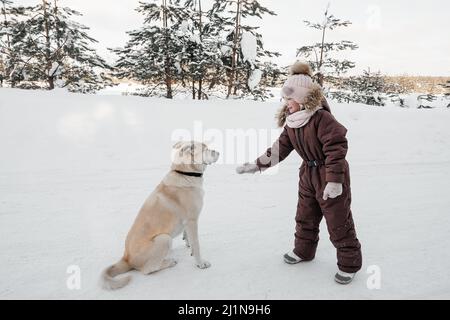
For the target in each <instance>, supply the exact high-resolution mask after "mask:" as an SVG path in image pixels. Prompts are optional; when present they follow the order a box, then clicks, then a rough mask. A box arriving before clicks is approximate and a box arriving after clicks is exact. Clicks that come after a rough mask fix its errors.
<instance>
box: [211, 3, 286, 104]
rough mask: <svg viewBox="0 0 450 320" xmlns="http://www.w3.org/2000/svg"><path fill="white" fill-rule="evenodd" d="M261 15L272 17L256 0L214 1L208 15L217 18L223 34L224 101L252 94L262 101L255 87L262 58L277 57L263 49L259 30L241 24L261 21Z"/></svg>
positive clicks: (259, 89)
mask: <svg viewBox="0 0 450 320" xmlns="http://www.w3.org/2000/svg"><path fill="white" fill-rule="evenodd" d="M264 14H269V15H276V14H275V13H274V12H273V11H271V10H269V9H267V8H265V7H263V6H262V5H261V4H260V3H259V2H258V1H256V0H215V1H214V4H213V7H212V9H211V15H214V16H215V17H217V18H218V19H220V20H219V21H220V23H221V25H222V29H223V31H224V33H225V35H226V38H225V40H224V41H223V42H222V43H221V51H222V62H223V65H224V68H225V70H226V75H227V84H226V85H227V98H228V97H230V96H231V95H234V96H236V95H237V94H238V92H239V91H240V93H241V96H245V95H248V94H252V95H254V96H255V98H258V97H259V98H262V99H264V98H265V96H266V92H265V90H263V89H261V88H258V83H259V80H260V78H261V76H262V73H263V71H262V69H263V66H264V64H263V62H261V58H263V57H269V58H271V57H274V56H279V55H280V54H279V53H277V52H271V51H268V50H265V49H264V44H263V41H262V35H261V34H260V33H258V32H257V30H258V29H259V27H253V26H249V25H245V24H244V23H243V20H244V19H245V18H247V17H257V18H259V19H262V16H263V15H264Z"/></svg>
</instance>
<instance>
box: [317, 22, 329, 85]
mask: <svg viewBox="0 0 450 320" xmlns="http://www.w3.org/2000/svg"><path fill="white" fill-rule="evenodd" d="M326 29H327V24H326V22H325V24H324V26H323V31H322V45H321V47H320V60H319V72H318V74H317V81H318V82H319V85H320V86H321V87H323V82H324V75H323V73H322V65H323V47H324V44H325V31H326Z"/></svg>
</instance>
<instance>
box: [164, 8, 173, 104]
mask: <svg viewBox="0 0 450 320" xmlns="http://www.w3.org/2000/svg"><path fill="white" fill-rule="evenodd" d="M162 3H163V28H164V43H165V46H166V52H165V61H164V72H165V83H166V88H167V94H166V97H167V98H168V99H172V98H173V93H172V77H171V74H170V57H169V39H168V35H167V27H168V22H167V11H166V10H167V0H162Z"/></svg>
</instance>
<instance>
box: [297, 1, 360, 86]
mask: <svg viewBox="0 0 450 320" xmlns="http://www.w3.org/2000/svg"><path fill="white" fill-rule="evenodd" d="M304 23H305V24H306V25H307V26H308V27H310V28H313V29H317V30H319V31H320V36H321V41H320V42H317V43H315V44H313V45H305V46H302V47H300V48H299V49H297V57H302V58H304V59H306V60H307V61H308V62H309V63H310V64H311V66H312V68H313V71H314V72H315V74H314V77H315V78H316V81H317V82H318V83H319V84H320V85H321V86H323V85H324V82H326V81H332V82H336V83H335V85H336V84H337V85H338V86H339V80H340V78H341V77H342V75H344V74H345V73H346V72H347V71H348V70H349V69H352V68H354V67H355V63H354V62H352V61H349V60H347V59H337V58H334V57H332V53H337V52H341V51H344V50H356V49H358V45H356V44H355V43H353V42H351V41H347V40H342V41H339V42H327V41H326V36H327V32H328V31H332V30H334V29H336V28H339V27H348V26H349V25H351V24H352V23H351V22H350V21H347V20H345V21H343V20H341V19H339V18H336V17H335V16H334V15H332V14H330V13H329V5H328V7H327V9H326V10H325V13H324V20H323V22H319V23H312V22H310V21H307V20H305V21H304Z"/></svg>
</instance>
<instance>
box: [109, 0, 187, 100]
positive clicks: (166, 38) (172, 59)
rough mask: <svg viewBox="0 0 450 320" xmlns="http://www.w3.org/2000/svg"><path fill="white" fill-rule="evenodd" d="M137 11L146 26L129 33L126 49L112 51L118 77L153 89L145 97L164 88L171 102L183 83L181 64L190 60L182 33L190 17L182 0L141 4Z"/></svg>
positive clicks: (162, 0)
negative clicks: (176, 84)
mask: <svg viewBox="0 0 450 320" xmlns="http://www.w3.org/2000/svg"><path fill="white" fill-rule="evenodd" d="M136 10H137V11H138V12H140V13H141V14H143V15H144V17H145V20H144V25H143V27H142V28H141V29H139V30H133V31H128V32H127V33H128V35H129V36H130V40H129V41H128V42H127V44H126V45H125V47H124V48H117V49H112V51H113V52H115V53H116V54H117V55H118V56H119V59H118V60H117V63H116V67H117V68H118V71H117V72H116V75H117V77H119V78H130V79H135V80H137V81H140V82H142V83H143V84H145V85H154V87H153V88H151V89H150V90H149V91H148V92H146V93H144V94H145V95H153V94H154V92H155V90H156V89H158V88H159V87H160V86H162V85H164V86H165V92H166V94H165V95H166V97H167V98H169V99H172V98H173V96H174V93H173V86H174V84H175V83H176V81H177V80H178V81H181V80H182V79H183V70H182V68H181V67H182V65H181V64H182V62H183V61H186V59H187V56H188V53H186V52H185V51H183V45H184V43H185V41H186V38H185V37H186V36H185V35H183V34H181V33H180V32H179V30H180V27H181V24H182V22H183V21H185V20H189V14H188V12H186V10H185V8H184V7H182V6H180V0H161V2H160V4H157V3H145V2H140V3H139V7H138V8H137V9H136Z"/></svg>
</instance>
